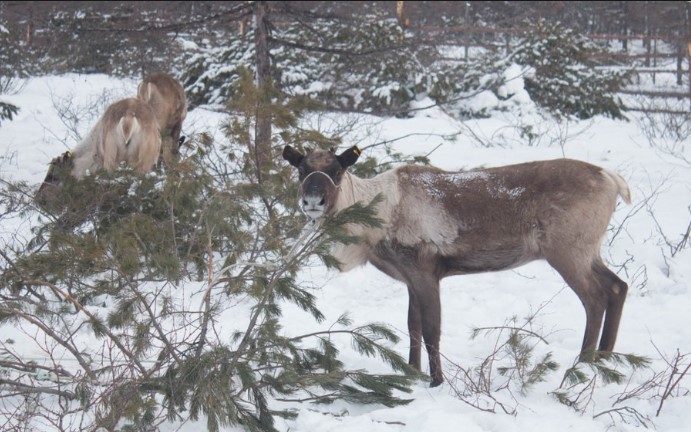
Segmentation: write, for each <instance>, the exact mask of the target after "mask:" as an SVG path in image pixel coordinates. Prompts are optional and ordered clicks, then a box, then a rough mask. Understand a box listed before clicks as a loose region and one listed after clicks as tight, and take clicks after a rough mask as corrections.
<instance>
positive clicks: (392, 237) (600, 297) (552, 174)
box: [283, 146, 631, 387]
mask: <svg viewBox="0 0 691 432" xmlns="http://www.w3.org/2000/svg"><path fill="white" fill-rule="evenodd" d="M359 155H360V151H359V149H358V148H357V147H352V148H350V149H348V150H346V151H344V152H343V153H341V154H339V155H336V154H335V152H334V151H333V150H331V151H325V150H314V151H311V152H308V153H307V155H303V154H301V153H300V152H298V151H297V150H295V149H293V148H292V147H290V146H286V147H285V148H284V150H283V157H284V159H286V160H287V161H288V162H290V164H291V165H293V166H295V167H297V168H298V172H299V179H300V182H301V183H302V197H301V199H300V201H301V202H300V205H301V207H302V210H303V212H304V213H305V214H306V215H307V216H308V217H309V218H311V219H313V220H318V219H320V218H323V217H328V216H330V215H333V214H335V213H337V212H339V211H341V210H343V209H345V208H347V207H349V206H351V205H353V204H354V203H356V202H363V203H369V202H371V201H372V199H373V198H374V197H375V196H376V195H378V194H381V196H382V198H383V201H382V202H381V203H379V204H378V206H377V216H378V217H379V218H380V219H382V220H383V221H384V224H383V226H382V227H380V228H369V227H363V226H360V225H355V224H353V225H349V226H348V227H347V229H348V230H349V232H350V234H353V235H356V236H359V238H360V240H361V241H360V242H359V243H357V244H349V245H341V246H338V247H336V248H335V249H334V250H333V251H332V253H333V255H334V257H335V258H337V259H338V260H339V261H340V262H341V270H342V271H348V270H350V269H352V268H354V267H356V266H359V265H362V264H365V263H367V262H370V263H372V264H373V265H374V266H375V267H376V268H378V269H379V270H381V271H382V272H384V273H385V274H387V275H389V276H391V277H392V278H394V279H397V280H399V281H401V282H403V283H405V284H406V285H407V287H408V295H409V306H408V331H409V334H410V357H409V363H410V364H411V365H413V366H414V367H416V368H418V369H420V356H421V346H422V342H423V341H424V344H425V347H426V349H427V352H428V355H429V369H430V375H431V377H432V383H431V385H432V386H433V387H434V386H437V385H439V384H441V383H442V381H443V374H442V369H441V359H440V355H439V337H440V332H441V305H440V299H439V281H440V279H442V278H444V277H447V276H451V275H459V274H468V273H480V272H488V271H497V270H505V269H510V268H514V267H518V266H520V265H523V264H525V263H527V262H529V261H533V260H538V259H544V260H546V261H547V262H548V263H549V264H550V265H551V266H552V267H553V268H555V269H556V270H557V271H558V272H559V274H561V276H562V277H563V278H564V280H565V281H566V283H567V284H568V285H569V286H570V287H571V288H572V289H573V291H574V292H575V293H576V295H577V296H578V298H579V299H580V300H581V303H583V306H584V308H585V312H586V326H585V334H584V336H583V345H582V346H581V354H582V355H583V354H589V353H592V352H593V351H595V348H596V347H597V348H598V349H599V350H600V351H605V352H609V351H612V349H613V348H614V342H615V340H616V337H617V331H618V328H619V321H620V319H621V314H622V309H623V306H624V300H625V299H626V292H627V290H628V286H627V284H626V283H625V282H623V281H622V280H621V279H619V278H618V277H617V275H616V274H614V273H613V272H612V271H610V270H609V269H608V268H607V267H606V266H605V264H604V263H603V262H602V258H601V257H600V245H601V243H602V240H603V238H604V236H605V232H606V230H607V226H608V224H609V221H610V218H611V216H612V213H613V212H614V209H615V206H616V201H617V197H618V196H620V197H622V198H623V199H624V201H626V202H627V203H630V202H631V197H630V193H629V188H628V186H627V185H626V182H625V181H624V180H623V179H622V177H620V176H619V175H618V174H616V173H613V172H611V171H608V170H605V169H603V168H600V167H597V166H594V165H590V164H588V163H585V162H580V161H576V160H569V159H557V160H551V161H541V162H528V163H522V164H518V165H509V166H503V167H497V168H487V169H476V170H471V171H465V172H445V171H442V170H440V169H436V168H432V167H423V166H415V165H406V166H400V167H398V168H394V169H392V170H389V171H387V172H384V173H382V174H380V175H378V176H376V177H374V178H372V179H362V178H358V177H356V176H355V175H352V174H350V173H349V172H347V171H346V170H347V168H348V167H349V166H351V165H352V164H354V163H355V161H356V160H357V159H358V156H359ZM603 317H604V328H603V330H602V338H601V339H600V343H599V346H598V345H597V342H598V338H599V336H600V328H601V326H602V324H603Z"/></svg>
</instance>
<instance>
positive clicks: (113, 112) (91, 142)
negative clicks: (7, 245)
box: [36, 98, 161, 203]
mask: <svg viewBox="0 0 691 432" xmlns="http://www.w3.org/2000/svg"><path fill="white" fill-rule="evenodd" d="M160 151H161V137H160V134H159V132H158V122H157V121H156V117H155V115H154V112H153V110H152V109H151V107H150V106H149V105H148V104H146V103H145V102H143V101H141V100H139V99H136V98H128V99H123V100H120V101H118V102H115V103H114V104H112V105H110V106H109V107H108V108H107V109H106V111H105V113H104V114H103V116H102V117H101V118H100V119H99V120H98V122H97V123H96V125H94V127H93V128H92V129H91V131H90V132H89V134H88V135H87V136H86V137H85V138H84V139H83V140H82V141H81V143H79V145H78V146H77V147H75V148H74V150H72V151H69V152H66V153H63V154H62V155H60V156H59V157H57V158H55V159H53V160H52V161H51V163H50V167H49V169H48V174H47V175H46V178H45V180H44V181H43V184H42V185H41V187H40V188H39V190H38V193H37V196H36V198H37V200H38V202H39V203H41V202H42V201H43V202H46V201H47V200H48V199H49V198H50V191H51V189H52V190H53V191H54V189H55V188H58V187H60V183H61V181H62V178H61V176H62V175H66V174H69V175H72V176H73V177H76V178H81V177H84V176H85V175H87V174H88V173H94V172H96V171H98V170H99V169H101V168H103V169H105V170H106V171H109V172H112V171H113V170H114V169H115V168H116V167H117V166H118V164H120V163H121V162H125V163H127V165H129V166H130V167H132V168H133V169H134V170H135V171H136V172H137V173H138V174H145V173H147V172H149V171H151V169H153V167H154V166H155V165H156V162H157V161H158V156H159V153H160Z"/></svg>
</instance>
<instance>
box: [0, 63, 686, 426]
mask: <svg viewBox="0 0 691 432" xmlns="http://www.w3.org/2000/svg"><path fill="white" fill-rule="evenodd" d="M524 72H525V71H521V70H520V69H519V68H518V67H517V66H516V67H513V66H512V67H510V68H509V69H508V70H507V71H506V74H507V75H506V76H511V77H512V78H515V79H513V80H511V81H509V82H508V83H507V84H505V85H504V86H503V87H502V89H500V92H499V95H500V96H502V97H508V98H509V99H515V100H516V102H515V103H517V104H522V105H526V104H530V103H531V102H530V101H529V100H526V97H527V95H526V94H525V90H524V89H523V88H522V78H521V76H522V74H523V73H524ZM136 84H137V83H136V81H134V80H126V79H116V78H112V77H108V76H104V75H76V74H68V75H63V76H48V77H39V78H32V79H30V80H28V81H27V82H26V84H25V85H24V86H23V87H22V88H21V90H20V91H19V92H18V93H17V94H14V95H4V96H3V100H4V101H7V102H9V103H12V104H15V105H17V106H19V107H20V111H19V113H18V114H17V116H16V117H15V118H14V119H13V120H12V121H3V123H2V125H1V126H0V137H1V139H0V177H2V178H3V179H6V180H13V181H19V180H21V181H26V182H28V183H30V184H33V185H36V186H38V184H40V182H41V181H42V179H43V177H44V175H45V172H46V168H47V166H48V163H49V162H50V160H51V159H52V158H53V157H55V156H57V155H59V154H60V153H62V152H64V151H65V150H67V149H69V148H70V147H73V146H74V145H76V144H77V142H78V138H79V136H80V135H83V134H84V133H86V131H88V129H89V128H90V126H91V125H92V124H93V123H94V122H95V121H96V119H97V118H98V117H99V115H100V113H102V111H103V108H104V107H105V105H106V104H107V103H108V102H112V101H114V100H115V99H118V98H121V97H125V96H129V95H133V94H135V93H136ZM325 85H326V84H323V83H314V84H312V86H313V87H311V88H310V89H308V90H307V91H312V90H314V89H316V88H319V87H320V86H325ZM488 93H489V92H488ZM493 98H494V99H493ZM495 99H496V96H495V95H493V94H492V93H489V94H487V95H484V94H483V95H478V97H477V98H476V100H475V103H477V107H478V108H480V107H489V106H491V105H492V104H496V103H498V102H497V101H496V100H495ZM418 103H419V105H420V107H425V106H427V107H429V108H428V109H423V110H421V111H419V112H418V113H417V114H416V115H415V116H414V117H412V118H407V119H401V118H389V119H378V118H374V117H368V116H362V117H361V118H362V119H363V121H361V122H360V123H359V124H361V125H363V128H364V127H367V131H366V132H365V131H364V130H355V131H353V132H352V133H351V134H350V135H348V136H345V138H344V142H343V148H346V147H347V146H350V145H353V144H358V145H359V146H360V147H361V148H367V145H368V144H373V143H375V142H378V141H381V140H385V139H388V140H393V141H394V142H395V150H397V151H400V152H402V153H404V154H411V155H428V156H429V158H430V160H431V162H432V164H433V165H435V166H438V167H440V168H443V169H448V170H460V169H469V168H474V167H480V166H485V167H491V166H499V165H504V164H510V163H518V162H525V161H531V160H544V159H552V158H560V157H569V158H574V159H580V160H584V161H587V162H590V163H593V164H596V165H600V166H603V167H605V168H607V169H610V170H613V171H617V172H619V173H620V174H621V175H622V176H623V177H624V178H625V179H626V180H627V182H628V184H629V186H630V188H631V192H632V196H633V201H634V203H633V205H632V206H626V205H624V204H623V203H620V204H619V205H618V207H617V210H616V212H615V215H614V217H613V219H612V226H613V227H614V228H616V227H619V225H620V224H622V223H623V224H624V227H623V228H622V229H621V230H620V231H616V229H613V230H611V231H610V232H608V238H607V239H605V241H604V242H603V257H604V258H605V260H606V262H607V263H608V264H609V266H610V268H612V269H614V270H615V271H617V272H618V274H619V276H620V277H621V278H622V279H624V280H626V281H627V282H628V283H629V287H630V288H629V292H628V298H627V302H626V305H625V308H624V314H623V318H622V322H621V326H620V330H619V337H618V341H617V346H616V349H617V351H618V352H623V353H635V354H638V355H642V356H646V357H648V358H650V359H651V360H652V365H651V369H643V370H640V371H637V372H635V373H632V372H631V371H630V370H629V369H626V368H622V369H621V370H622V372H624V373H625V374H627V376H630V377H631V378H630V382H629V383H628V384H622V385H615V384H609V385H604V384H602V383H601V382H598V383H597V385H596V388H595V390H594V393H593V397H592V401H591V403H590V404H589V405H588V406H587V408H586V410H585V412H584V413H583V414H580V413H577V412H575V411H574V410H572V409H570V408H568V407H566V406H564V405H562V404H560V403H559V402H558V401H557V400H556V399H555V398H554V397H552V396H550V392H552V391H554V390H556V389H557V388H558V386H559V383H560V381H561V378H562V376H563V373H564V371H565V370H566V368H568V367H569V366H570V365H571V364H572V363H573V361H574V359H575V357H576V355H577V354H578V351H579V348H580V345H581V338H582V334H583V328H584V325H585V317H584V312H583V308H582V307H581V305H580V304H579V302H578V299H577V297H576V296H575V295H574V294H573V293H572V292H571V290H570V289H569V288H568V287H567V286H566V285H565V283H564V282H563V280H562V279H561V278H560V276H559V275H558V274H557V273H556V272H555V271H554V270H552V269H551V268H550V267H549V266H548V265H547V264H545V263H543V262H534V263H530V264H528V265H525V266H523V267H520V268H518V269H515V270H512V271H504V272H497V273H486V274H478V275H469V276H458V277H450V278H447V279H444V280H443V281H442V287H441V296H442V314H443V318H442V336H441V351H442V354H443V356H444V357H443V362H444V369H445V372H447V377H448V376H449V374H450V372H452V371H453V369H454V366H453V364H458V365H462V366H463V367H465V368H472V367H475V366H477V365H479V364H480V363H481V361H482V359H484V358H485V357H486V356H487V355H489V354H490V353H491V352H492V350H493V349H494V345H495V342H496V334H494V335H489V336H485V335H480V336H478V337H477V338H475V339H471V337H470V333H471V330H472V329H473V328H477V327H492V326H502V325H506V323H507V322H508V321H509V320H511V318H512V317H516V322H517V323H522V320H523V318H524V317H528V316H531V315H532V314H534V313H535V312H536V311H539V313H537V315H536V316H535V318H534V319H533V322H532V323H531V329H532V330H533V331H536V332H539V333H540V334H542V335H543V336H544V338H545V339H546V341H547V342H548V343H549V345H545V344H538V345H537V346H536V352H537V355H542V354H545V353H547V352H551V353H552V355H553V358H554V360H555V361H557V362H558V363H559V369H558V370H557V371H556V372H552V373H551V374H549V375H548V376H547V380H546V381H545V382H542V383H539V384H537V385H535V387H533V388H532V389H530V390H528V391H527V392H526V394H525V395H523V394H520V392H515V391H514V392H512V393H509V392H508V391H507V390H500V389H496V388H494V389H493V390H494V395H495V396H496V397H497V399H498V400H500V401H501V402H502V403H505V404H507V405H509V406H511V407H512V408H515V409H516V412H517V413H516V415H506V414H503V413H501V410H499V411H498V413H496V414H492V413H488V412H484V411H480V410H478V409H476V408H473V407H471V406H469V405H468V404H466V403H464V402H463V401H461V400H459V398H457V397H456V396H455V395H454V391H453V386H452V384H451V383H450V382H448V381H447V382H446V383H444V384H443V385H442V386H440V387H438V388H434V389H430V388H428V387H427V384H426V383H424V382H419V383H416V384H415V385H414V386H413V393H412V394H411V395H401V396H402V397H412V398H413V399H414V401H413V402H412V403H411V404H409V405H407V406H402V407H396V408H385V407H382V406H359V405H355V404H348V403H345V402H337V403H335V404H333V405H327V406H313V405H309V404H297V403H294V404H292V405H291V406H293V407H294V408H295V409H297V410H298V412H299V416H298V417H297V418H296V419H294V420H284V419H277V428H278V429H279V430H282V431H288V430H290V431H339V432H361V431H365V430H366V431H381V432H389V431H391V432H393V431H396V432H399V431H435V432H436V431H442V430H464V431H467V432H475V431H477V432H490V431H504V432H512V431H525V430H531V431H536V432H541V431H554V430H570V431H583V432H586V431H587V432H592V431H607V430H616V431H633V430H640V429H642V427H641V426H640V425H639V424H637V423H636V422H634V421H632V420H631V419H629V420H628V422H625V421H623V420H622V419H620V418H619V417H618V416H617V415H614V417H609V416H607V415H604V416H599V417H597V418H593V415H595V414H597V413H600V412H602V411H606V410H609V409H611V408H612V406H613V400H614V399H615V398H616V396H617V395H619V394H620V393H622V392H623V391H625V390H626V389H627V388H628V390H631V389H633V388H634V387H635V386H637V385H640V384H641V383H643V382H645V381H646V380H648V379H650V377H651V376H652V375H653V374H654V373H655V372H662V371H664V370H665V369H666V367H667V364H666V361H667V360H669V359H671V358H672V357H673V356H674V354H675V353H676V352H677V350H679V352H680V353H681V354H687V353H691V318H689V311H691V289H690V288H691V282H690V281H691V259H690V258H691V250H690V249H689V247H688V246H687V247H686V248H684V249H682V250H681V251H679V252H678V253H676V254H675V255H674V256H672V254H671V252H670V250H669V247H668V246H667V245H666V244H665V241H664V237H666V238H667V239H668V240H669V241H671V242H673V243H674V244H676V243H678V242H679V241H680V240H681V237H682V236H683V234H684V233H685V232H686V229H687V226H688V224H689V219H690V207H689V205H690V204H691V166H690V165H689V163H688V162H685V161H684V160H682V159H681V158H679V157H675V155H673V154H672V155H670V154H668V153H666V152H664V151H660V148H659V146H653V145H651V144H650V142H649V140H648V139H647V138H646V136H645V134H644V133H643V130H642V129H641V127H640V122H639V121H638V117H637V116H636V115H635V114H629V117H630V118H631V120H630V121H628V122H626V121H614V120H611V119H606V118H599V117H598V118H595V119H592V120H589V121H572V122H561V123H555V122H553V121H550V120H545V119H543V118H542V117H540V116H539V115H536V114H535V113H534V112H533V111H534V110H533V109H532V107H531V109H530V110H527V111H524V112H523V113H522V114H521V116H517V115H515V114H512V113H511V112H506V113H496V114H493V116H492V117H490V118H487V119H481V120H468V121H463V122H462V121H460V120H458V119H455V118H452V117H449V116H448V115H446V114H444V113H443V112H442V110H440V109H439V108H437V107H433V106H431V105H432V104H430V103H429V100H421V101H419V102H418ZM65 106H67V107H69V108H70V109H72V110H74V112H75V113H77V114H79V117H78V118H79V123H78V127H77V128H76V130H70V128H68V127H67V126H66V125H65V124H64V123H62V122H61V121H60V117H59V116H58V114H57V110H58V109H61V107H62V108H64V107H65ZM526 113H527V114H526ZM224 120H225V118H224V116H223V115H222V114H220V113H217V112H214V111H213V110H210V109H206V108H205V107H201V108H197V109H194V110H192V111H190V113H189V115H188V118H187V120H186V122H185V126H184V133H186V134H188V135H190V134H192V133H201V132H203V131H205V132H208V133H210V134H211V135H212V136H215V137H218V139H219V140H222V138H221V137H222V133H221V130H222V123H223V121H224ZM365 125H366V126H365ZM528 130H530V131H533V133H534V134H535V136H534V137H533V138H532V139H530V140H528V139H527V138H526V135H525V134H526V131H528ZM677 148H680V150H679V152H680V153H679V155H681V156H684V157H685V158H686V161H688V160H691V149H690V148H689V146H688V143H687V145H686V148H685V149H684V147H683V146H681V147H677ZM369 151H373V152H377V151H380V150H378V149H377V148H373V149H372V150H369ZM430 152H431V153H430ZM377 155H378V156H384V154H383V152H381V151H380V153H378V154H377ZM465 177H467V176H466V175H460V176H458V178H459V179H463V178H465ZM504 192H506V193H514V194H516V196H517V197H519V195H520V191H504ZM646 200H647V201H646ZM646 202H647V205H646V204H645V203H646ZM636 209H638V211H636ZM653 215H654V218H653ZM655 221H657V222H658V223H659V227H658V225H657V223H656V222H655ZM15 222H16V225H14V226H4V227H2V228H1V229H0V236H2V240H3V242H4V241H6V238H7V236H9V235H11V234H12V233H13V232H14V231H16V230H17V229H25V228H26V225H27V224H31V223H34V221H31V220H28V221H15ZM615 232H618V234H617V235H616V236H614V233H615ZM663 234H664V237H663ZM300 278H301V279H302V280H303V281H305V282H306V283H308V284H310V285H314V286H316V287H317V289H316V290H315V291H314V294H315V295H316V296H317V298H318V303H317V306H318V307H319V308H320V309H321V311H322V312H323V313H324V314H325V315H326V321H325V322H327V323H328V322H333V321H335V320H336V318H337V317H338V316H340V315H341V314H343V313H344V312H348V313H349V314H350V316H351V318H352V319H353V322H354V325H362V324H365V323H369V322H372V321H377V322H383V323H386V324H389V325H390V326H392V327H393V328H394V329H396V330H397V331H398V332H399V333H400V336H401V342H400V343H399V344H398V346H396V349H397V350H398V351H399V352H400V353H401V354H403V355H404V356H407V351H408V342H407V340H408V337H407V301H408V300H407V290H406V287H405V286H403V285H402V284H400V283H397V282H395V281H393V280H391V279H389V278H387V277H386V276H384V275H383V274H382V273H380V272H378V271H377V270H376V269H374V268H373V267H372V266H370V265H367V266H364V267H361V268H357V269H355V270H353V271H351V272H349V273H344V274H340V273H335V272H332V271H327V270H326V269H325V268H324V267H323V266H319V265H317V266H311V267H308V268H305V269H304V270H303V271H302V272H301V275H300ZM176 295H178V296H181V295H182V296H186V297H184V302H185V303H190V304H195V305H196V304H198V303H199V301H200V293H199V289H198V287H195V286H188V287H185V286H184V284H183V286H181V287H180V289H179V290H178V291H177V294H176ZM284 315H285V322H284V323H283V325H284V328H285V329H286V331H288V332H301V331H305V330H309V329H315V328H319V327H318V326H319V325H318V324H315V323H311V322H310V321H309V320H305V319H304V313H302V312H300V311H298V309H297V308H294V310H293V309H290V308H287V309H286V311H285V313H284ZM241 318H242V317H241V316H239V317H238V316H235V317H234V318H228V320H229V321H227V322H224V323H223V327H225V328H224V329H223V330H221V331H223V332H225V331H227V329H232V328H236V327H242V325H243V324H242V322H241V321H240V322H234V321H232V319H236V320H238V319H241ZM315 326H316V327H315ZM0 332H1V333H2V334H3V340H5V339H7V338H10V337H11V338H15V339H16V340H18V341H21V342H22V343H25V345H20V346H24V347H25V348H24V349H25V351H24V353H25V354H26V356H28V357H40V356H42V355H45V352H44V348H45V349H47V347H38V346H35V345H32V344H31V343H32V342H33V341H32V340H31V339H30V338H22V333H21V331H19V328H17V327H13V326H12V325H11V324H3V325H2V328H1V329H0ZM179 337H180V338H183V337H184V335H179ZM89 342H90V340H84V341H83V346H84V347H87V346H88V344H89ZM340 349H341V350H342V360H343V361H344V362H345V363H346V365H347V367H348V368H350V369H358V368H366V369H368V370H370V371H376V372H385V371H387V368H386V366H385V365H382V364H381V362H380V361H379V360H377V359H371V358H363V357H361V356H359V355H358V354H356V353H355V352H354V351H353V350H352V349H351V348H350V347H349V343H348V342H346V341H344V345H343V346H342V347H340ZM688 361H689V359H688V357H687V358H686V364H688ZM426 362H427V356H426V353H423V363H424V364H425V368H426ZM499 382H501V381H500V380H497V381H496V383H499ZM680 388H683V389H689V388H691V376H686V377H685V378H684V379H683V380H682V381H681V383H680ZM662 390H663V389H662V388H657V387H656V388H654V389H652V390H650V391H649V392H648V393H645V394H644V395H642V396H640V397H638V398H633V399H630V400H629V401H627V403H626V404H625V405H628V406H631V407H633V408H635V409H636V410H637V411H638V412H640V413H641V414H642V415H645V416H647V417H649V419H650V420H651V423H652V424H654V425H655V426H656V428H657V430H660V431H665V432H675V431H678V432H681V431H687V430H688V427H689V425H690V424H691V410H689V406H691V405H690V403H691V396H690V395H689V392H688V390H686V393H683V392H681V393H680V394H677V395H675V396H674V397H670V398H669V399H668V400H667V401H666V402H665V405H664V407H663V409H662V412H661V415H660V416H659V417H656V416H655V412H656V410H657V408H658V405H659V402H660V399H659V393H661V391H662ZM2 423H3V421H2V419H1V418H0V424H2ZM203 425H204V423H203V422H202V420H200V421H199V422H187V423H183V424H179V423H167V424H163V425H161V427H160V429H161V430H162V431H169V430H170V431H172V430H180V431H194V430H199V429H200V428H204V426H203ZM225 430H239V429H237V428H226V429H225Z"/></svg>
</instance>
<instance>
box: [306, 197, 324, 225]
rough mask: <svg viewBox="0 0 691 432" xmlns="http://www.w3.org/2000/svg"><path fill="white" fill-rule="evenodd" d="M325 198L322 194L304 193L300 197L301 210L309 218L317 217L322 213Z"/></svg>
mask: <svg viewBox="0 0 691 432" xmlns="http://www.w3.org/2000/svg"><path fill="white" fill-rule="evenodd" d="M325 205H326V199H325V197H324V195H321V194H319V195H305V196H303V197H302V211H303V212H304V213H305V214H306V215H307V216H308V217H309V218H310V219H318V218H320V217H322V216H323V215H324V209H325Z"/></svg>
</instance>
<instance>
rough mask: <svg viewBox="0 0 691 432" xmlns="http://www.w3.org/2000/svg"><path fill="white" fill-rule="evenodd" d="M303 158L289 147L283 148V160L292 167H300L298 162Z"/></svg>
mask: <svg viewBox="0 0 691 432" xmlns="http://www.w3.org/2000/svg"><path fill="white" fill-rule="evenodd" d="M304 157H305V156H304V155H303V154H302V153H300V152H299V151H297V150H295V149H294V148H292V147H291V146H289V145H287V146H285V147H283V159H285V160H287V161H288V162H290V164H291V165H292V166H294V167H298V166H300V162H302V159H303V158H304Z"/></svg>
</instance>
